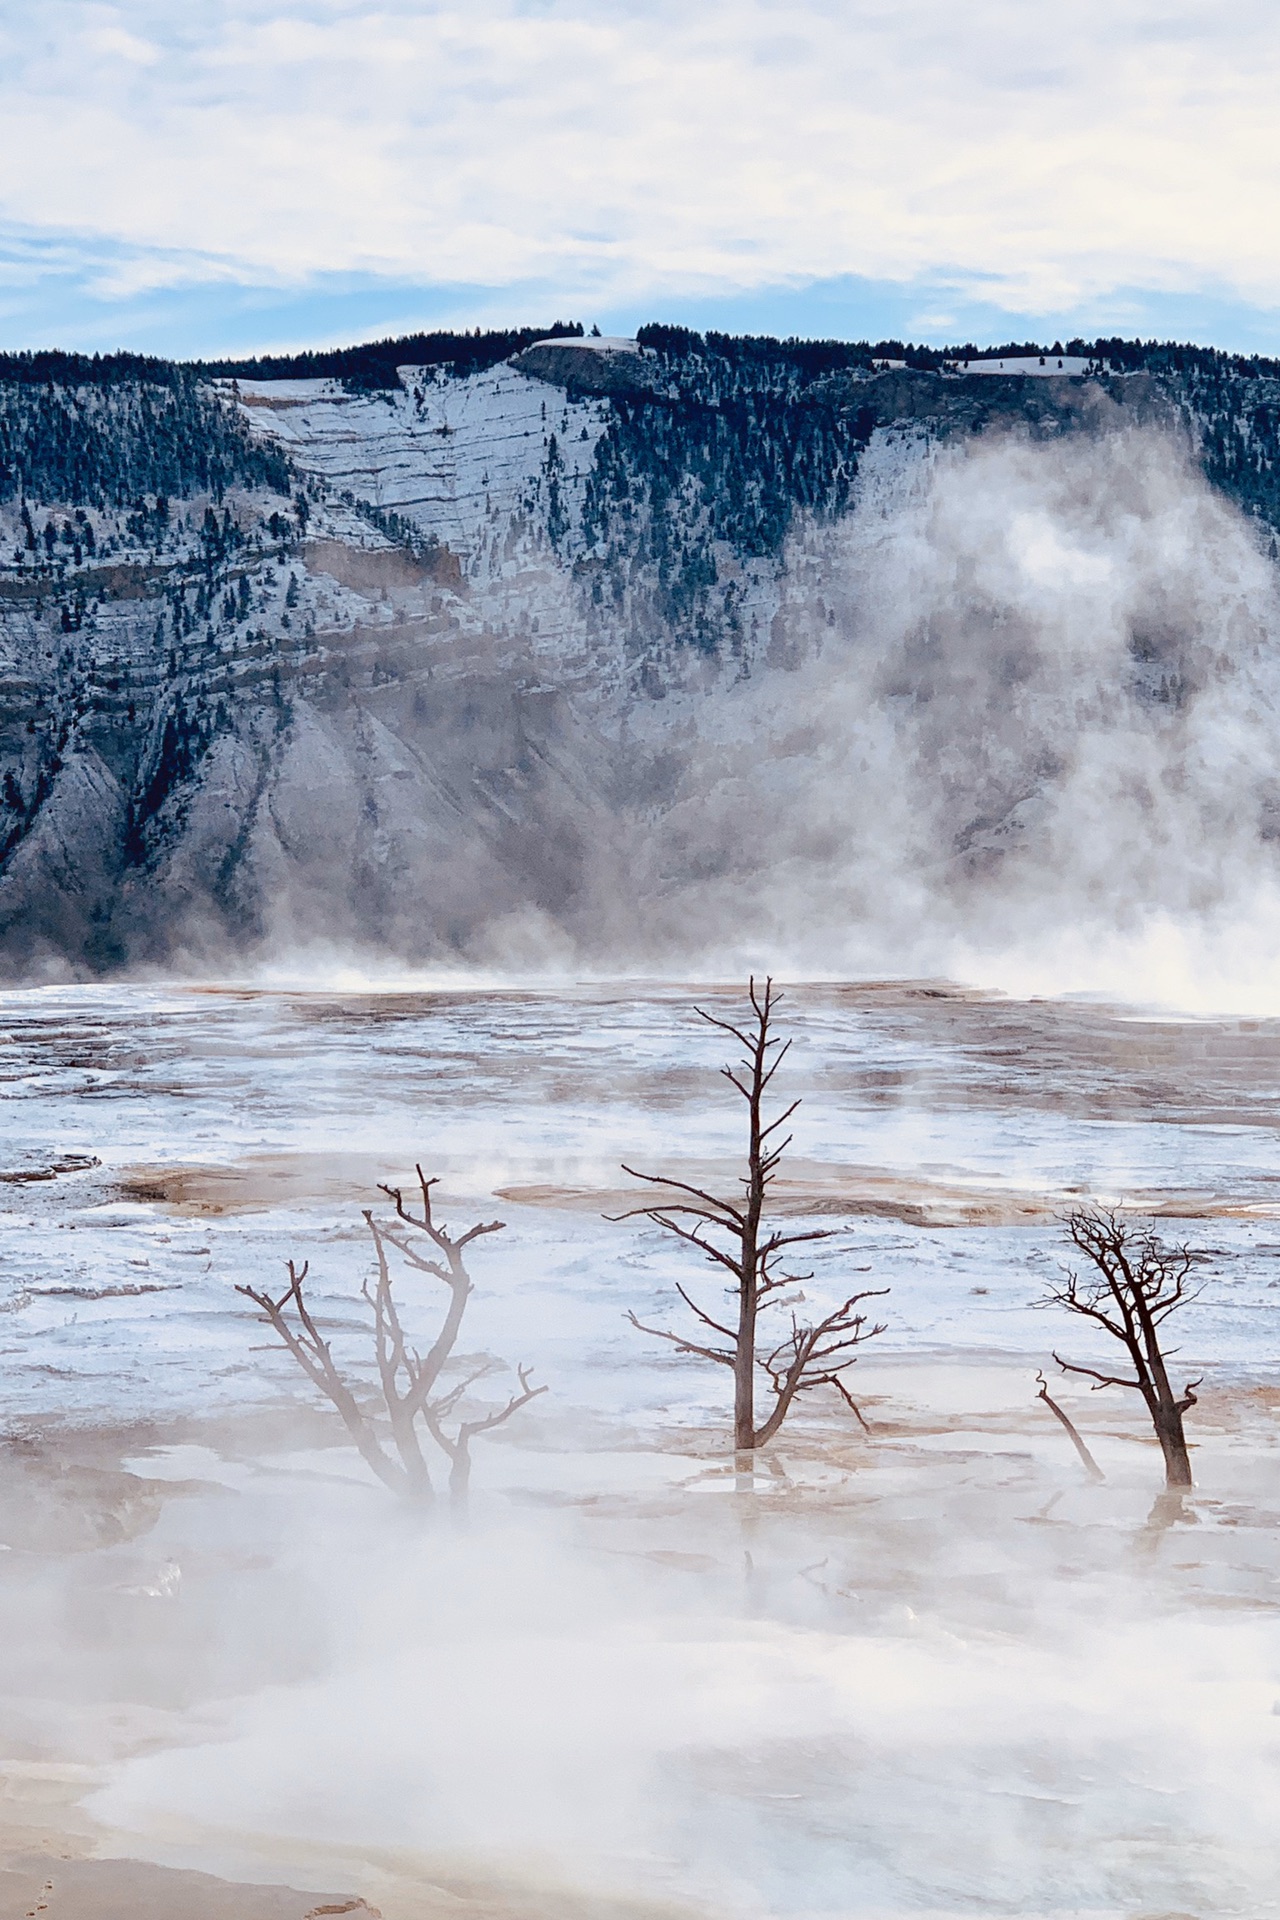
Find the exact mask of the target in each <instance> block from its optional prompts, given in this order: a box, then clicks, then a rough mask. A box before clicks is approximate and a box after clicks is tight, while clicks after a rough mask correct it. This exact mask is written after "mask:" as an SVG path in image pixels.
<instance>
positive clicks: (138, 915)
mask: <svg viewBox="0 0 1280 1920" xmlns="http://www.w3.org/2000/svg"><path fill="white" fill-rule="evenodd" d="M542 351H543V350H541V349H538V350H535V357H536V353H537V352H542ZM567 351H568V350H564V351H560V350H557V349H547V350H545V352H544V359H545V358H546V354H548V353H550V354H553V355H554V354H555V353H557V352H559V359H557V360H556V361H555V364H554V365H552V364H551V363H550V362H548V364H547V365H546V366H542V365H541V363H539V368H538V377H534V375H533V371H532V370H531V371H529V372H527V373H526V372H522V371H520V370H519V369H518V368H517V369H512V368H509V367H498V368H495V369H489V370H486V371H483V372H481V373H478V374H475V375H470V376H468V377H467V378H465V379H452V378H450V377H448V376H447V375H445V374H443V373H441V371H440V370H439V369H404V370H402V374H401V385H400V387H399V389H398V391H397V392H395V393H385V394H384V393H372V394H371V393H354V394H353V393H349V392H347V391H345V390H344V389H343V388H342V387H341V386H340V385H339V384H338V383H337V382H335V381H322V380H315V381H287V382H266V381H259V382H247V381H246V382H243V383H241V384H240V385H239V386H237V387H236V388H235V389H234V391H233V390H232V389H231V388H230V387H228V388H227V389H226V390H225V393H224V397H223V399H222V400H221V401H219V402H217V405H218V406H219V407H220V408H222V410H223V414H225V411H226V409H227V408H231V409H233V410H234V409H235V408H236V407H238V408H239V416H238V417H239V418H240V419H241V420H242V422H243V423H244V425H243V432H242V437H241V439H239V440H237V439H236V438H235V435H234V434H232V435H231V436H230V438H228V437H227V433H228V430H227V429H225V428H223V429H221V431H222V432H223V438H224V441H225V444H226V446H230V447H231V449H232V453H234V450H235V448H236V447H237V446H243V447H245V448H247V449H248V451H247V452H246V453H245V455H244V460H245V462H246V464H245V470H244V473H243V475H242V476H241V477H240V479H239V480H238V481H236V480H235V477H234V476H231V477H230V479H229V481H228V483H227V484H225V485H224V484H222V483H221V481H220V483H219V488H218V490H217V491H216V492H215V491H211V490H210V489H209V488H208V487H206V488H205V489H204V490H203V491H199V490H195V489H193V490H191V491H190V492H189V493H188V494H186V495H184V496H182V497H180V498H175V499H173V500H170V499H169V498H167V497H163V498H162V497H160V496H157V495H140V496H138V497H137V498H136V499H129V498H127V497H126V498H125V499H124V500H123V501H119V500H116V499H113V498H110V497H108V494H109V490H107V491H104V489H103V488H102V487H99V489H98V491H97V492H96V493H93V492H92V490H90V491H88V492H86V498H85V500H84V501H72V502H68V503H52V504H50V503H33V502H30V501H28V500H26V499H25V497H23V496H16V497H15V498H13V499H11V500H10V501H8V502H7V503H5V504H3V505H0V552H2V553H4V554H6V555H8V556H9V563H8V564H7V566H5V567H4V569H3V570H2V573H0V646H2V647H3V656H2V658H0V675H2V676H3V680H2V682H0V687H2V697H3V712H2V717H0V757H2V759H3V768H4V775H3V780H4V785H3V796H2V798H0V845H2V846H3V849H4V851H3V869H2V871H0V946H2V948H3V952H4V955H5V959H6V964H7V965H8V967H9V968H10V969H11V970H12V971H17V972H19V973H23V972H26V973H35V974H37V975H39V974H47V973H49V972H53V973H55V974H57V973H59V972H65V971H67V970H70V971H73V972H77V971H82V970H84V969H89V970H101V969H111V968H117V967H121V966H126V967H127V966H135V965H140V964H148V965H173V964H175V963H190V964H193V965H198V966H204V965H210V964H224V963H225V962H226V961H227V959H228V958H229V957H231V956H236V955H239V956H245V955H252V954H260V953H262V952H264V951H279V950H280V949H282V948H284V949H295V948H297V947H298V946H299V945H303V946H310V945H314V944H315V943H317V942H328V943H333V944H338V945H345V946H351V947H359V948H361V949H362V950H366V951H368V950H374V951H377V950H381V951H384V952H386V953H389V954H391V955H394V956H398V957H402V958H405V959H409V960H424V959H439V958H442V957H444V958H447V957H451V956H452V957H462V958H470V959H480V960H492V959H495V958H496V959H500V960H503V961H506V962H528V961H530V960H543V961H545V960H557V961H566V962H567V961H580V962H588V963H590V964H609V963H611V962H621V963H623V964H626V963H628V962H639V963H644V964H648V963H654V964H661V963H664V962H666V961H668V960H674V959H678V960H679V961H680V963H681V964H688V963H689V962H690V961H696V960H697V959H698V957H699V956H704V957H705V956H709V955H713V954H714V955H718V956H721V957H724V958H725V959H726V960H727V959H733V960H734V961H735V962H736V960H737V958H739V957H741V956H743V955H749V956H751V957H758V956H759V954H760V953H761V952H764V951H767V952H769V953H782V954H785V955H787V956H789V957H790V958H791V959H792V960H793V961H794V963H796V964H803V965H812V966H818V967H824V966H826V965H849V964H858V963H859V960H860V961H861V963H862V964H877V965H894V964H926V965H931V964H939V965H942V964H947V963H948V956H949V955H951V956H953V955H954V953H955V951H956V950H957V943H959V945H960V946H961V947H963V946H964V944H965V943H966V942H972V941H973V940H978V941H980V942H981V941H985V940H988V939H990V938H993V937H996V935H995V933H993V929H996V930H998V929H999V927H1000V926H1001V924H1002V923H1016V926H1017V927H1018V928H1019V929H1020V930H1021V931H1022V932H1026V931H1027V930H1028V929H1031V930H1034V931H1036V932H1037V933H1039V932H1042V931H1045V930H1048V929H1051V928H1052V926H1053V925H1054V924H1062V925H1069V926H1071V927H1072V928H1073V929H1078V928H1079V927H1080V926H1082V925H1085V924H1091V925H1096V926H1099V927H1105V928H1108V929H1111V930H1114V929H1115V928H1116V927H1117V926H1120V925H1122V924H1124V923H1126V922H1132V921H1133V920H1134V918H1135V916H1136V917H1137V918H1138V919H1141V917H1142V916H1143V915H1144V914H1149V913H1152V912H1169V913H1173V914H1175V915H1186V914H1193V915H1194V914H1204V913H1206V912H1214V911H1217V910H1218V909H1219V908H1220V907H1221V906H1222V905H1223V902H1224V901H1228V900H1234V899H1236V898H1238V897H1240V896H1241V895H1242V893H1248V892H1249V890H1250V889H1252V890H1253V891H1254V892H1256V891H1257V889H1258V888H1259V887H1263V888H1264V889H1265V888H1266V887H1268V886H1270V885H1271V851H1270V849H1271V846H1272V844H1273V838H1274V821H1275V818H1276V816H1277V809H1278V808H1280V790H1276V788H1275V781H1274V776H1273V774H1272V771H1271V769H1272V767H1273V766H1274V764H1275V759H1276V753H1275V748H1276V745H1277V744H1278V743H1277V742H1276V741H1275V740H1274V738H1273V734H1274V721H1273V718H1272V714H1273V710H1274V709H1273V704H1272V703H1273V699H1274V697H1275V694H1276V692H1277V689H1276V687H1275V685H1274V681H1275V672H1274V667H1273V661H1274V650H1275V638H1274V637H1275V634H1276V612H1275V607H1274V591H1273V584H1272V573H1271V567H1270V563H1269V561H1268V559H1267V557H1266V555H1265V553H1264V552H1263V551H1261V550H1260V541H1259V537H1258V533H1257V531H1256V527H1255V528H1252V529H1251V528H1250V526H1249V525H1248V523H1247V522H1246V521H1245V520H1244V519H1243V518H1241V516H1240V515H1239V513H1238V512H1237V511H1236V510H1235V509H1234V508H1232V507H1231V506H1230V505H1229V504H1228V503H1227V502H1226V501H1225V500H1224V499H1222V498H1221V496H1220V494H1219V495H1215V493H1214V492H1213V491H1212V490H1211V488H1210V487H1209V486H1208V485H1207V484H1206V482H1205V480H1204V478H1203V477H1202V475H1201V473H1199V472H1198V471H1197V470H1196V466H1195V464H1194V463H1193V462H1192V461H1191V460H1190V459H1189V458H1188V455H1187V447H1188V445H1189V442H1188V439H1187V421H1188V419H1189V418H1190V417H1191V413H1192V412H1193V407H1192V402H1193V401H1194V399H1195V395H1194V394H1193V393H1192V391H1191V388H1190V387H1189V386H1188V385H1186V383H1184V385H1183V387H1181V388H1177V387H1175V386H1173V385H1171V384H1170V383H1169V382H1167V381H1166V382H1163V383H1162V382H1160V381H1157V380H1155V379H1153V378H1149V377H1147V376H1142V375H1139V376H1134V377H1129V378H1127V379H1120V378H1112V379H1105V380H1097V381H1078V380H1057V379H1042V380H1030V379H1025V380H999V379H992V378H981V377H977V376H973V377H969V378H963V377H961V378H949V377H942V376H937V375H928V374H915V373H888V374H882V375H878V376H876V377H873V378H869V379H868V378H861V377H854V376H852V375H849V374H847V373H846V374H834V375H830V376H826V377H824V378H821V379H817V380H813V381H810V382H808V383H803V382H800V381H798V380H796V379H793V378H791V377H790V376H788V378H787V379H782V378H781V377H778V378H776V379H775V378H773V376H770V379H772V384H770V379H766V378H764V377H763V376H761V375H759V374H758V371H757V373H753V374H750V377H748V375H747V374H744V373H743V372H742V369H741V368H738V369H730V370H729V372H725V371H724V370H723V369H721V370H719V371H717V370H716V368H715V367H710V366H707V367H702V368H701V370H699V369H698V368H696V367H695V368H692V369H691V367H690V366H689V365H688V364H679V365H676V364H674V363H671V362H669V361H665V360H663V359H662V358H661V356H651V357H650V358H648V359H646V360H645V361H644V362H642V363H638V364H641V365H642V366H643V368H644V372H645V379H646V381H650V382H652V383H653V385H652V390H651V391H649V392H647V393H639V392H636V391H630V392H628V393H621V392H613V391H612V390H611V388H610V385H609V382H607V381H606V382H605V383H604V385H603V386H601V385H600V383H599V382H597V383H596V386H595V389H594V390H587V389H586V386H585V383H582V382H579V385H578V389H577V390H575V391H569V390H567V389H566V388H565V387H562V386H558V385H556V384H555V383H554V381H553V380H552V378H551V376H552V375H557V374H558V375H559V377H561V378H564V377H565V375H564V373H563V370H562V369H561V367H560V359H563V358H564V357H565V352H567ZM573 352H574V354H575V355H576V360H577V361H583V362H584V363H587V362H589V364H590V366H591V367H592V368H595V367H597V365H598V366H599V367H602V368H606V369H607V368H609V367H611V366H613V361H614V359H617V360H618V361H619V364H621V362H622V361H624V360H626V359H627V358H628V356H625V355H622V356H617V355H615V356H613V358H611V357H610V355H608V354H607V353H603V352H600V351H594V352H592V353H588V352H587V351H586V350H585V349H582V348H577V349H574V350H573ZM525 357H526V358H527V357H528V356H525ZM575 363H576V362H575ZM624 370H625V369H624ZM748 372H750V370H748ZM612 378H613V376H612V374H611V375H610V380H612ZM1254 384H1255V386H1258V387H1259V388H1260V387H1261V386H1262V385H1265V384H1266V383H1265V382H1255V383H1254ZM1218 397H1219V400H1221V395H1219V396H1218ZM1252 398H1253V399H1254V400H1255V401H1256V400H1257V399H1258V395H1257V394H1254V395H1253V396H1252ZM1215 404H1216V403H1215ZM99 412H101V407H99ZM218 417H219V418H222V417H223V415H222V414H220V415H219V416H218ZM1241 417H1243V416H1241ZM1257 417H1258V409H1257V407H1255V409H1254V414H1253V415H1252V416H1250V418H1251V419H1253V420H1254V422H1255V425H1254V426H1253V427H1251V428H1250V432H1252V433H1253V434H1254V438H1255V440H1256V441H1257V444H1258V446H1259V447H1260V446H1261V445H1262V439H1260V438H1259V433H1260V431H1261V430H1260V429H1257V428H1256V419H1257ZM1215 432H1217V430H1216V429H1215ZM243 434H247V435H248V438H247V439H244V438H243ZM1263 437H1265V436H1263ZM1210 440H1211V442H1212V444H1209V442H1206V446H1207V447H1208V451H1207V452H1206V453H1205V460H1206V462H1207V463H1208V464H1209V465H1212V461H1213V460H1214V459H1217V460H1218V461H1219V464H1220V465H1221V464H1222V463H1223V462H1224V461H1226V460H1227V454H1228V452H1229V451H1230V449H1229V448H1228V447H1227V439H1226V437H1224V435H1223V433H1222V432H1217V437H1216V438H1213V436H1212V435H1210ZM1241 444H1243V442H1242V443H1241ZM1224 449H1227V451H1224ZM224 453H225V447H224ZM282 454H283V455H286V456H287V458H288V461H289V462H290V463H291V470H290V471H287V472H286V469H285V468H284V466H283V465H282V462H281V455H282ZM225 457H226V458H227V459H230V458H231V457H232V456H231V454H227V455H226V456H225ZM1231 457H1232V458H1235V455H1234V454H1233V455H1232V456H1231ZM1258 459H1259V460H1260V461H1261V460H1262V459H1263V454H1262V453H1259V454H1258ZM273 461H274V462H275V464H274V466H272V465H271V462H273ZM254 462H256V466H255V465H254ZM1260 470H1261V469H1260V468H1256V469H1250V471H1260ZM281 474H283V475H284V478H283V480H277V485H278V486H280V487H281V489H282V490H280V491H277V490H274V489H273V487H272V486H270V485H268V484H264V476H265V478H266V479H270V478H272V477H273V476H278V475H281ZM1245 491H1246V492H1247V489H1245Z"/></svg>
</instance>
